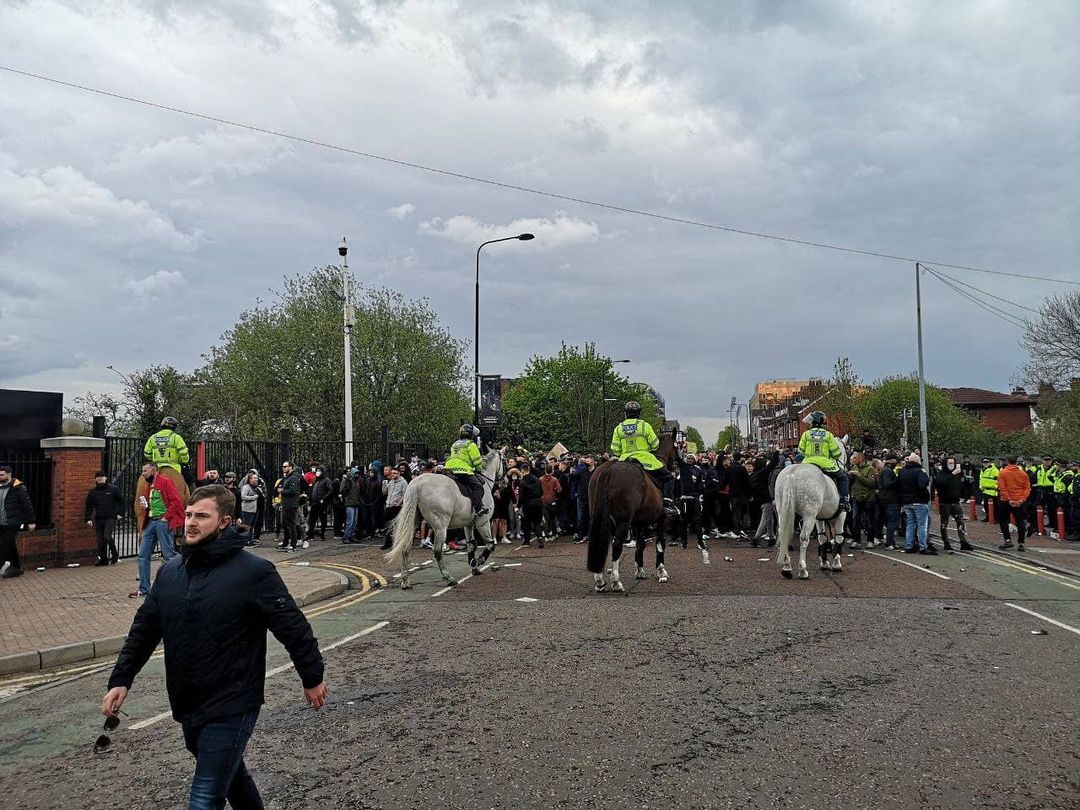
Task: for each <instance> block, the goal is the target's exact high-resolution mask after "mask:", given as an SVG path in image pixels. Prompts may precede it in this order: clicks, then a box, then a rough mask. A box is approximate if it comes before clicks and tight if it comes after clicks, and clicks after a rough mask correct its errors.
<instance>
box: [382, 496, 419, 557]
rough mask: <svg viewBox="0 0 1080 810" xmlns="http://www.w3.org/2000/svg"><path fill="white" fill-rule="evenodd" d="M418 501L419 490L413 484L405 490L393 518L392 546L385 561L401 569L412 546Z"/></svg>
mask: <svg viewBox="0 0 1080 810" xmlns="http://www.w3.org/2000/svg"><path fill="white" fill-rule="evenodd" d="M419 501H420V488H419V487H418V486H417V485H416V484H415V483H414V484H411V485H410V486H409V488H408V489H406V490H405V500H404V501H402V503H401V511H400V512H398V514H397V517H395V518H394V521H393V524H394V544H393V545H392V546H391V547H390V550H389V551H388V552H386V559H387V560H388V561H389V562H390V563H391V564H393V565H396V566H398V567H401V566H402V565H404V563H405V552H406V551H407V550H408V548H409V546H411V545H412V541H413V532H414V531H415V530H416V513H417V511H418V509H417V504H418V503H419Z"/></svg>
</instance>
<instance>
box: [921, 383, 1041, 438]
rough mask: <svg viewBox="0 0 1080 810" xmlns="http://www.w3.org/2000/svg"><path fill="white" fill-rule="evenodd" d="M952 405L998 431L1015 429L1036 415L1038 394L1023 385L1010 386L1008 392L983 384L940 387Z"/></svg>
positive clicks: (1032, 421)
mask: <svg viewBox="0 0 1080 810" xmlns="http://www.w3.org/2000/svg"><path fill="white" fill-rule="evenodd" d="M941 390H942V391H943V392H944V393H945V395H946V396H947V397H949V399H951V400H952V403H953V405H956V406H957V407H958V408H963V409H964V410H965V411H967V412H968V413H970V414H971V415H972V416H974V417H975V418H976V419H978V420H979V421H980V422H982V423H983V424H984V425H986V426H987V427H989V428H992V429H993V430H995V431H997V432H998V433H1015V432H1016V431H1018V430H1030V429H1031V427H1032V426H1033V425H1034V424H1035V422H1036V420H1037V418H1038V417H1037V416H1036V413H1035V407H1036V406H1037V405H1038V404H1039V397H1038V396H1033V395H1031V394H1028V393H1027V391H1025V390H1024V389H1023V388H1014V389H1013V390H1012V391H1011V392H1010V393H1008V394H1002V393H999V392H997V391H987V390H986V389H984V388H942V389H941Z"/></svg>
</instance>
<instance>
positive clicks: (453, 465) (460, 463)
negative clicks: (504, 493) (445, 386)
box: [445, 425, 488, 517]
mask: <svg viewBox="0 0 1080 810" xmlns="http://www.w3.org/2000/svg"><path fill="white" fill-rule="evenodd" d="M479 435H480V431H479V430H477V429H476V428H474V427H473V426H472V425H462V426H461V430H459V431H458V436H459V438H458V440H457V441H456V442H454V443H453V445H451V446H450V457H449V458H448V459H447V460H446V465H445V469H446V470H447V471H448V472H452V473H453V474H454V475H455V476H456V477H457V479H458V481H464V482H465V483H466V484H467V485H468V487H469V498H470V499H471V500H472V507H473V516H474V517H480V516H481V515H486V514H487V512H488V509H487V507H486V506H484V483H483V482H482V481H481V480H480V476H479V475H477V473H479V472H480V471H481V470H482V469H484V459H483V456H481V455H480V448H479V447H477V445H476V438H477V436H479Z"/></svg>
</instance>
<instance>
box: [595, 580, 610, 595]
mask: <svg viewBox="0 0 1080 810" xmlns="http://www.w3.org/2000/svg"><path fill="white" fill-rule="evenodd" d="M606 590H607V584H606V583H604V582H597V583H596V585H594V586H593V592H594V593H603V592H604V591H606Z"/></svg>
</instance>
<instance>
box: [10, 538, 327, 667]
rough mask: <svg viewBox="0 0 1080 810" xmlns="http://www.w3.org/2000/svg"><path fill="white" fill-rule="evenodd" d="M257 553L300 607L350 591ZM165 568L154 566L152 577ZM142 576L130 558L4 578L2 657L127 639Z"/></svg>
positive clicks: (323, 573)
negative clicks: (133, 596) (271, 565)
mask: <svg viewBox="0 0 1080 810" xmlns="http://www.w3.org/2000/svg"><path fill="white" fill-rule="evenodd" d="M255 553H258V554H259V555H260V556H263V557H267V558H268V559H271V560H272V561H273V562H274V563H275V564H278V570H279V571H280V572H281V576H282V579H284V580H285V584H286V586H287V587H288V588H289V592H290V593H292V595H293V598H294V599H296V600H297V602H299V603H300V604H301V605H304V604H311V603H312V602H316V601H319V599H327V598H329V597H331V596H335V595H337V594H338V593H341V592H342V591H343V590H345V588H346V587H347V581H346V580H345V578H344V577H343V576H342V575H341V574H338V573H335V572H333V571H327V570H325V569H320V568H314V567H303V566H296V565H281V564H280V563H282V562H285V561H286V560H285V559H284V558H283V555H281V554H273V553H272V552H269V551H264V550H263V549H259V550H257V551H256V552H255ZM289 561H290V562H295V561H296V560H295V559H294V558H292V557H290V558H289ZM160 565H161V563H160V562H159V561H155V562H154V563H153V565H152V574H156V572H157V569H158V567H159V566H160ZM137 573H138V564H137V561H136V560H134V559H131V560H121V561H120V562H119V563H117V564H116V565H110V566H107V567H101V568H96V567H94V566H89V567H87V566H83V567H80V568H50V569H48V570H45V571H35V570H33V569H30V570H28V571H27V572H26V573H25V574H24V575H23V576H21V577H15V578H12V579H4V580H0V658H2V657H3V656H8V655H13V654H16V653H27V652H33V651H38V650H47V649H50V648H54V647H58V646H61V645H68V644H74V643H76V642H88V641H93V640H95V639H109V638H116V637H118V636H124V635H126V634H127V631H128V628H129V627H130V626H131V619H132V617H134V615H135V611H136V610H137V609H138V607H139V605H140V604H141V603H142V600H141V599H129V598H128V593H129V592H131V591H132V590H135V589H136V587H137V582H136V579H137ZM102 646H103V647H105V646H109V645H102ZM113 652H115V650H114V651H113ZM98 654H99V655H100V654H102V653H100V652H99V653H98ZM90 657H93V656H92V655H77V656H72V657H67V658H66V659H65V660H66V661H71V660H80V659H85V658H90ZM43 666H47V665H46V664H43ZM21 668H22V667H20V669H21ZM9 671H10V670H9Z"/></svg>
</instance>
